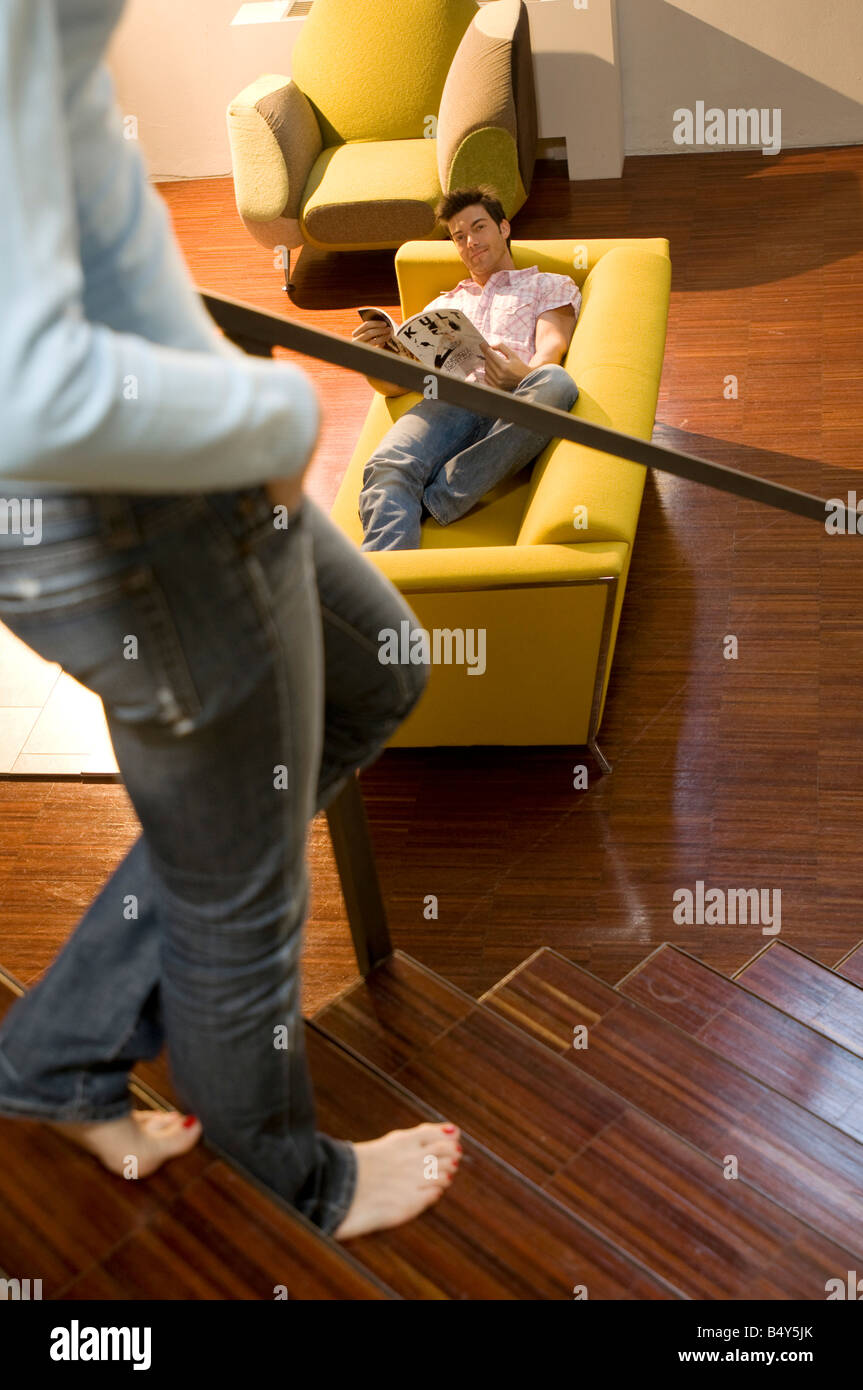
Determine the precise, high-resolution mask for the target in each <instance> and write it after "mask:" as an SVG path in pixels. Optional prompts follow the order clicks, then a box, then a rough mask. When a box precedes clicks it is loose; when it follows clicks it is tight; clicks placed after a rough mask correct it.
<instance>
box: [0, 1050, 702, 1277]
mask: <svg viewBox="0 0 863 1390" xmlns="http://www.w3.org/2000/svg"><path fill="white" fill-rule="evenodd" d="M306 1048H307V1054H308V1059H309V1065H310V1070H311V1073H312V1078H313V1081H314V1086H315V1094H316V1102H317V1114H318V1125H319V1127H320V1128H321V1129H322V1130H324V1131H326V1132H327V1133H329V1134H332V1135H334V1136H335V1137H337V1138H344V1139H353V1140H363V1139H371V1138H376V1137H378V1135H380V1134H383V1133H386V1131H388V1130H390V1129H399V1128H402V1129H403V1128H408V1127H410V1126H412V1125H415V1124H418V1123H420V1122H422V1121H423V1120H440V1119H443V1118H445V1117H444V1116H442V1115H439V1114H435V1113H434V1112H433V1111H432V1110H431V1109H430V1108H429V1107H428V1106H425V1105H422V1104H421V1103H419V1102H418V1101H417V1100H416V1099H415V1098H414V1097H412V1096H410V1095H409V1094H408V1093H407V1092H405V1091H404V1090H403V1088H402V1087H400V1086H397V1085H395V1084H393V1083H392V1082H389V1081H386V1080H385V1079H384V1078H383V1077H381V1076H379V1075H377V1074H376V1073H375V1072H374V1071H373V1070H372V1069H370V1068H369V1067H368V1066H366V1065H364V1064H362V1063H361V1062H359V1061H357V1060H356V1059H355V1058H354V1057H352V1056H351V1055H350V1053H349V1052H348V1051H347V1050H346V1049H344V1048H342V1047H340V1046H338V1045H337V1044H336V1043H335V1042H333V1041H332V1040H331V1039H329V1038H327V1037H325V1036H324V1035H323V1033H321V1031H320V1030H319V1029H317V1028H315V1027H314V1025H312V1024H307V1025H306ZM141 1071H142V1073H143V1074H144V1076H145V1077H146V1085H145V1086H141V1085H139V1086H138V1094H139V1095H140V1096H142V1097H144V1099H145V1100H146V1099H152V1098H156V1099H159V1100H162V1096H161V1095H160V1092H159V1088H160V1087H161V1088H162V1089H163V1090H164V1091H166V1092H168V1093H169V1095H168V1097H167V1098H168V1099H172V1090H173V1088H172V1085H171V1081H170V1076H169V1073H168V1070H167V1066H166V1064H165V1062H164V1059H159V1061H158V1062H156V1063H148V1064H147V1065H146V1066H145V1067H143V1068H141ZM136 1082H137V1072H136ZM0 1125H5V1126H6V1127H7V1128H8V1141H9V1142H10V1143H14V1142H15V1140H16V1138H17V1137H18V1134H19V1130H20V1129H23V1128H25V1127H26V1128H29V1129H30V1130H32V1131H34V1132H36V1133H37V1134H38V1135H39V1136H42V1137H43V1139H44V1137H45V1136H47V1138H48V1140H49V1141H50V1140H52V1139H53V1137H54V1136H53V1131H51V1130H49V1129H48V1128H47V1127H46V1126H44V1125H31V1126H24V1124H23V1122H21V1121H13V1120H9V1121H0ZM56 1143H57V1144H59V1145H62V1146H63V1147H62V1149H61V1150H60V1151H59V1152H56V1151H55V1150H54V1149H52V1150H51V1151H50V1152H49V1153H48V1154H46V1155H43V1156H41V1157H40V1156H38V1155H37V1161H36V1162H35V1163H34V1164H32V1165H31V1167H32V1168H33V1170H34V1173H35V1175H36V1180H37V1181H38V1182H39V1183H42V1184H43V1185H44V1184H50V1183H54V1182H56V1175H57V1172H58V1171H61V1172H63V1173H64V1175H65V1171H66V1169H65V1167H64V1166H63V1165H64V1164H65V1163H66V1161H67V1158H68V1156H69V1153H70V1151H71V1156H72V1157H73V1158H74V1159H76V1160H77V1169H76V1176H75V1179H74V1182H73V1184H72V1190H73V1191H76V1192H77V1191H78V1184H79V1182H86V1184H87V1191H86V1203H87V1205H88V1207H89V1208H90V1209H92V1206H93V1203H94V1202H95V1201H96V1200H97V1199H98V1196H99V1194H100V1193H101V1192H102V1190H103V1188H104V1187H105V1184H106V1180H107V1183H108V1184H109V1185H110V1186H112V1187H116V1186H118V1185H119V1189H120V1193H121V1194H122V1195H125V1193H126V1190H127V1189H128V1187H129V1184H126V1183H124V1182H123V1180H122V1179H112V1178H111V1177H110V1175H105V1177H103V1175H102V1170H101V1169H99V1168H98V1167H97V1165H96V1164H95V1163H94V1161H93V1160H92V1159H90V1158H89V1157H88V1156H87V1155H86V1154H82V1153H80V1151H79V1150H77V1149H75V1148H73V1146H71V1145H70V1144H68V1143H67V1141H65V1140H63V1139H62V1138H61V1137H59V1136H58V1137H57V1139H56ZM462 1145H463V1149H464V1154H463V1159H462V1165H461V1171H460V1173H459V1176H458V1179H457V1181H456V1182H455V1183H454V1184H453V1187H452V1189H451V1190H450V1191H448V1192H446V1193H445V1195H444V1196H443V1197H442V1198H441V1200H440V1201H439V1202H438V1203H436V1204H435V1206H434V1207H432V1208H431V1209H430V1210H428V1211H426V1212H424V1213H423V1215H422V1216H421V1217H419V1218H417V1219H416V1220H415V1221H412V1222H409V1223H407V1224H406V1225H404V1226H401V1227H398V1228H396V1229H394V1230H391V1231H382V1232H376V1233H375V1234H374V1235H372V1236H366V1237H363V1238H362V1239H358V1240H354V1241H350V1242H345V1243H339V1242H334V1241H331V1240H329V1238H327V1237H325V1236H323V1235H321V1233H320V1232H319V1231H317V1228H315V1227H314V1226H311V1225H310V1223H307V1222H304V1223H303V1224H304V1225H305V1226H308V1227H309V1228H310V1230H311V1231H312V1232H313V1233H314V1234H313V1236H312V1240H313V1241H314V1240H317V1239H319V1240H320V1241H321V1243H322V1244H323V1243H326V1244H327V1245H328V1246H332V1247H334V1251H335V1254H336V1255H337V1256H340V1255H341V1256H342V1257H343V1258H344V1260H345V1262H346V1264H347V1265H348V1266H349V1268H350V1270H351V1271H352V1272H355V1271H358V1272H359V1273H360V1277H361V1278H363V1277H365V1278H366V1279H367V1282H368V1286H369V1287H371V1288H374V1289H375V1290H382V1292H381V1293H379V1294H377V1296H382V1297H387V1296H389V1297H393V1296H403V1297H408V1298H415V1299H448V1298H459V1299H463V1298H478V1299H543V1300H546V1299H567V1300H570V1299H572V1297H573V1290H574V1289H575V1288H577V1287H580V1286H583V1287H585V1288H586V1289H587V1290H588V1291H589V1297H591V1298H601V1299H616V1300H622V1299H635V1300H644V1299H674V1298H677V1297H679V1294H678V1292H677V1290H676V1289H674V1288H672V1287H671V1286H668V1285H666V1284H665V1283H664V1282H663V1281H662V1280H660V1279H657V1278H656V1277H654V1276H653V1275H652V1274H651V1273H650V1272H649V1271H647V1270H644V1269H642V1268H641V1267H640V1266H639V1265H638V1264H637V1262H635V1261H633V1260H630V1259H627V1258H626V1256H624V1255H623V1254H622V1253H621V1252H620V1251H619V1250H617V1249H616V1248H615V1247H614V1246H613V1245H612V1244H611V1243H610V1242H607V1241H605V1240H602V1239H601V1238H599V1237H598V1236H597V1235H596V1234H595V1233H594V1232H593V1231H592V1230H590V1229H588V1228H586V1227H585V1226H583V1225H582V1223H580V1222H579V1221H578V1220H577V1219H576V1218H575V1217H573V1215H572V1214H571V1213H570V1212H569V1211H568V1210H567V1209H566V1208H565V1207H564V1206H562V1205H561V1204H560V1203H559V1202H557V1201H556V1200H555V1199H554V1197H552V1196H549V1195H548V1194H546V1193H543V1192H541V1191H540V1190H539V1188H538V1187H536V1186H535V1185H534V1184H532V1183H530V1182H529V1181H527V1180H526V1179H525V1178H524V1177H523V1176H521V1175H520V1174H519V1173H517V1172H515V1171H514V1170H513V1169H511V1168H510V1167H509V1166H508V1165H507V1164H506V1163H503V1162H501V1161H500V1160H499V1159H498V1158H496V1157H495V1156H494V1155H492V1154H489V1153H487V1152H486V1151H485V1150H484V1149H483V1147H482V1146H481V1145H479V1144H476V1143H472V1142H471V1141H470V1139H468V1138H467V1137H463V1138H462ZM0 1161H2V1149H0ZM58 1163H59V1164H60V1165H61V1166H60V1167H59V1169H58ZM195 1163H196V1164H197V1165H198V1166H197V1168H196V1169H195V1176H199V1177H202V1178H211V1177H212V1172H213V1169H212V1165H213V1164H217V1165H218V1181H219V1183H220V1184H222V1188H223V1186H224V1183H225V1182H226V1181H227V1178H230V1179H232V1180H233V1186H232V1188H231V1194H232V1205H231V1206H225V1204H224V1203H223V1202H222V1200H221V1190H222V1189H220V1188H219V1186H218V1185H217V1186H214V1185H213V1183H212V1182H211V1183H210V1184H209V1185H208V1186H202V1185H199V1186H197V1187H192V1186H190V1184H189V1181H188V1177H187V1175H186V1174H183V1173H180V1172H179V1171H178V1170H179V1168H180V1165H186V1166H189V1165H190V1164H195ZM202 1164H203V1165H204V1166H203V1167H202V1166H201V1165H202ZM207 1165H210V1166H207ZM225 1174H227V1178H226V1177H225ZM79 1175H80V1177H79ZM246 1181H247V1180H246V1179H244V1178H242V1177H240V1176H239V1175H238V1174H237V1173H235V1172H234V1171H233V1169H232V1167H231V1165H230V1161H229V1160H227V1161H225V1162H224V1163H222V1162H221V1161H220V1160H218V1159H213V1158H212V1157H211V1156H210V1155H209V1153H208V1150H207V1147H206V1145H205V1144H201V1145H198V1146H196V1148H195V1149H194V1150H192V1152H191V1153H190V1154H188V1155H186V1156H185V1157H184V1158H182V1159H178V1160H174V1161H172V1162H171V1163H169V1164H166V1165H165V1166H164V1167H163V1168H162V1169H160V1170H159V1172H158V1173H157V1174H154V1176H153V1177H152V1178H148V1179H147V1181H146V1183H141V1184H136V1185H135V1191H134V1193H133V1194H132V1195H133V1196H134V1197H136V1198H137V1197H138V1196H139V1193H140V1194H141V1195H142V1196H144V1197H146V1196H147V1195H149V1194H151V1193H152V1185H153V1184H157V1185H158V1184H160V1183H162V1184H164V1183H169V1184H170V1183H171V1182H173V1183H174V1184H175V1188H176V1190H174V1189H173V1188H172V1189H171V1196H172V1199H173V1200H172V1201H171V1202H170V1203H168V1202H165V1201H161V1202H160V1201H159V1200H158V1198H159V1195H160V1194H159V1193H158V1192H156V1193H153V1194H152V1195H154V1196H155V1198H156V1200H155V1202H153V1203H152V1204H151V1206H150V1207H149V1208H148V1209H147V1217H146V1219H143V1218H142V1219H141V1220H140V1221H139V1222H138V1223H137V1226H136V1223H134V1222H133V1221H130V1220H127V1221H126V1223H125V1227H124V1226H123V1225H122V1224H121V1223H120V1222H114V1223H113V1224H112V1225H111V1226H110V1230H109V1235H110V1241H108V1238H107V1237H106V1249H105V1251H104V1253H103V1252H102V1249H101V1247H100V1249H99V1250H98V1251H97V1252H96V1253H95V1254H91V1258H90V1259H89V1260H88V1261H87V1265H90V1266H91V1267H90V1268H87V1267H86V1265H85V1264H84V1263H83V1262H79V1264H81V1274H80V1275H79V1277H78V1278H75V1279H73V1278H72V1277H67V1279H66V1288H65V1295H66V1296H68V1297H81V1298H84V1297H87V1298H102V1297H106V1298H113V1297H117V1296H120V1295H119V1294H118V1292H117V1291H118V1290H123V1289H126V1290H127V1294H126V1296H127V1297H136V1298H137V1297H141V1298H146V1297H202V1296H205V1295H201V1294H194V1293H193V1294H189V1293H187V1292H183V1291H182V1290H186V1289H188V1288H190V1287H196V1284H195V1276H196V1275H198V1276H199V1279H198V1282H199V1283H200V1282H202V1281H204V1280H205V1278H206V1275H205V1274H201V1273H200V1269H201V1262H200V1260H199V1257H198V1253H197V1252H198V1251H199V1250H200V1249H201V1248H203V1249H204V1250H206V1249H207V1248H209V1247H208V1241H211V1242H212V1245H213V1247H214V1248H215V1251H216V1252H217V1255H218V1258H217V1259H215V1261H212V1260H211V1263H214V1265H215V1268H216V1269H219V1268H220V1267H221V1264H222V1262H223V1261H224V1262H227V1263H228V1264H229V1267H233V1268H236V1269H240V1270H242V1269H243V1268H244V1262H243V1259H242V1257H241V1255H240V1253H239V1252H241V1251H244V1250H246V1248H247V1227H248V1225H249V1212H248V1210H247V1205H248V1202H247V1201H243V1202H241V1205H240V1210H239V1211H237V1210H236V1206H237V1197H236V1193H237V1192H238V1191H239V1192H240V1193H241V1195H243V1196H245V1194H243V1186H244V1183H245V1182H246ZM14 1186H15V1184H14V1182H12V1183H11V1187H12V1188H13V1191H14ZM249 1186H250V1187H252V1185H251V1184H249ZM66 1188H67V1185H66V1182H65V1177H64V1190H66ZM2 1191H3V1188H2V1184H0V1195H2ZM253 1191H254V1195H255V1196H256V1197H259V1196H260V1197H261V1200H262V1201H263V1204H264V1206H263V1211H264V1213H265V1215H266V1212H267V1209H268V1204H269V1201H270V1196H269V1194H267V1193H264V1194H263V1195H262V1196H261V1194H260V1193H259V1191H258V1188H257V1186H254V1187H253ZM75 1200H76V1203H77V1204H78V1205H79V1206H82V1205H83V1203H80V1201H79V1198H76V1199H75ZM273 1200H274V1201H275V1200H277V1199H273ZM282 1205H284V1204H282ZM202 1208H203V1212H204V1216H205V1220H204V1221H202V1220H201V1219H200V1217H199V1213H200V1210H201V1209H202ZM286 1210H287V1211H288V1212H291V1211H292V1209H291V1208H286ZM64 1212H65V1205H64V1204H61V1206H60V1209H59V1212H58V1213H56V1214H55V1217H54V1219H52V1220H51V1221H49V1222H48V1223H47V1227H46V1229H47V1233H48V1234H49V1235H50V1234H51V1233H52V1232H53V1231H54V1227H55V1224H56V1223H57V1221H58V1220H60V1221H61V1224H62V1215H63V1213H64ZM160 1217H161V1218H162V1219H160ZM289 1219H290V1218H289ZM297 1219H299V1220H301V1219H302V1218H299V1217H298V1218H297ZM11 1220H12V1222H13V1223H15V1224H17V1226H18V1227H19V1241H23V1246H22V1248H21V1249H20V1250H19V1252H18V1253H19V1255H20V1256H23V1255H24V1254H26V1253H27V1251H28V1250H29V1245H28V1242H27V1238H26V1229H25V1223H24V1222H23V1221H22V1213H21V1212H20V1210H19V1211H18V1212H17V1213H16V1212H15V1211H14V1210H13V1212H12V1213H11ZM217 1223H218V1224H217ZM140 1227H143V1228H144V1229H143V1230H142V1229H138V1228H140ZM266 1229H267V1223H266V1220H265V1222H264V1230H265V1231H266ZM202 1232H203V1234H202ZM3 1234H4V1231H3V1227H2V1223H0V1248H4V1247H3V1245H2V1238H3ZM75 1241H76V1236H75V1234H74V1233H73V1236H72V1238H71V1241H70V1244H71V1247H72V1249H73V1250H74V1248H75ZM114 1246H116V1247H117V1248H110V1247H114ZM303 1253H305V1252H303ZM142 1257H146V1258H142ZM311 1257H312V1259H313V1258H314V1247H312V1250H311ZM258 1258H259V1259H260V1260H262V1259H263V1256H261V1255H259V1256H258ZM299 1258H302V1255H301V1257H299ZM175 1259H176V1261H177V1262H178V1263H179V1264H181V1265H182V1268H181V1269H179V1270H175V1272H174V1275H173V1276H172V1279H173V1282H172V1284H171V1287H173V1288H176V1289H178V1290H179V1291H178V1292H177V1293H176V1294H166V1293H163V1294H154V1293H153V1292H151V1291H150V1290H152V1288H153V1286H154V1284H158V1283H159V1281H160V1279H161V1273H160V1271H161V1270H162V1269H163V1268H170V1267H171V1266H172V1264H173V1262H174V1260H175ZM18 1262H19V1263H20V1262H21V1261H20V1258H19V1261H18ZM34 1263H35V1264H36V1266H37V1267H38V1268H40V1269H41V1268H42V1265H41V1264H40V1263H39V1261H38V1259H37V1258H36V1254H35V1253H34V1254H33V1255H32V1256H28V1259H27V1261H26V1267H28V1268H29V1267H30V1265H32V1264H34ZM296 1263H297V1260H296V1259H295V1260H294V1262H293V1264H290V1263H289V1262H286V1260H285V1259H284V1258H282V1257H279V1258H278V1259H275V1260H274V1261H273V1264H272V1266H270V1265H269V1264H267V1265H266V1268H267V1270H268V1271H269V1270H270V1269H271V1268H276V1267H277V1268H278V1269H279V1270H280V1271H281V1277H280V1278H278V1279H277V1278H275V1277H274V1276H273V1275H272V1274H270V1273H268V1274H267V1279H268V1280H269V1283H268V1284H265V1285H264V1286H263V1290H264V1291H263V1292H262V1291H261V1290H260V1289H259V1291H258V1292H256V1293H255V1294H254V1295H247V1296H254V1297H269V1298H272V1297H273V1294H272V1288H273V1286H274V1285H275V1284H277V1283H282V1284H287V1285H288V1288H289V1292H290V1293H291V1296H295V1297H301V1296H312V1297H314V1296H320V1297H327V1296H330V1295H328V1294H326V1293H324V1294H321V1295H314V1294H312V1295H306V1294H301V1293H300V1292H299V1289H300V1287H301V1283H302V1271H301V1270H297V1269H296V1268H295V1265H296ZM92 1266H95V1268H93V1267H92ZM139 1267H140V1268H139ZM205 1267H206V1265H205ZM136 1269H138V1271H139V1273H138V1276H137V1277H135V1276H133V1274H132V1271H134V1270H136ZM384 1270H386V1271H388V1276H389V1277H387V1276H385V1275H384V1274H383V1271H384ZM13 1277H14V1271H13ZM21 1277H27V1276H26V1273H24V1274H22V1276H21ZM325 1278H326V1271H325V1273H324V1274H323V1275H321V1279H320V1282H321V1283H325ZM130 1281H131V1283H130ZM291 1284H293V1286H294V1288H295V1289H296V1290H297V1292H296V1293H294V1292H293V1290H292V1289H291ZM46 1287H47V1286H46ZM142 1289H143V1291H140V1292H139V1290H142ZM46 1296H47V1293H46ZM55 1296H56V1295H55ZM209 1296H211V1297H228V1298H235V1297H242V1296H243V1295H242V1294H238V1293H234V1292H228V1293H225V1292H218V1293H214V1294H211V1295H209ZM333 1296H336V1297H343V1298H353V1297H355V1295H354V1294H353V1293H352V1292H345V1293H342V1294H335V1295H333ZM367 1296H368V1295H367Z"/></svg>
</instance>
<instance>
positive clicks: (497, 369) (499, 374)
mask: <svg viewBox="0 0 863 1390" xmlns="http://www.w3.org/2000/svg"><path fill="white" fill-rule="evenodd" d="M489 347H490V348H491V349H492V351H489V349H488V348H483V350H482V355H483V357H484V358H485V379H486V384H487V385H488V386H496V387H497V388H498V390H499V391H514V390H515V388H516V386H518V383H519V382H520V381H523V380H524V378H525V377H526V376H527V374H528V372H529V371H530V370H531V369H530V367H529V366H528V364H527V363H526V362H522V360H521V358H520V357H516V355H515V353H514V352H513V351H512V349H511V348H508V347H507V346H506V343H490V344H489ZM501 359H502V360H501Z"/></svg>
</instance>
